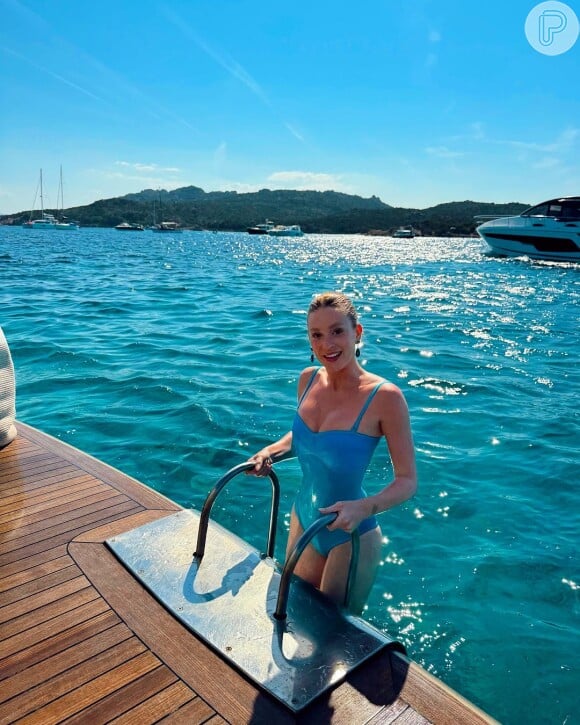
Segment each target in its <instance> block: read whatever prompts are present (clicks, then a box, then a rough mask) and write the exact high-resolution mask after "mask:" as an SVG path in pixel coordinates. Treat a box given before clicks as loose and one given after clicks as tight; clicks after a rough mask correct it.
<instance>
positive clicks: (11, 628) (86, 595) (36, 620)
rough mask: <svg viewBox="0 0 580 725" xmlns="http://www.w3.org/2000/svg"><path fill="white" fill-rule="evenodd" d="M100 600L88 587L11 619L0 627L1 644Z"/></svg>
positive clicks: (96, 593)
mask: <svg viewBox="0 0 580 725" xmlns="http://www.w3.org/2000/svg"><path fill="white" fill-rule="evenodd" d="M98 598H99V594H98V592H96V591H95V590H94V589H93V588H92V587H86V588H85V589H81V590H80V591H78V592H74V593H73V594H69V595H68V596H65V597H62V598H59V599H57V600H56V601H54V602H51V603H50V604H45V605H44V606H43V607H38V608H37V609H34V610H32V611H31V612H27V613H26V614H22V615H20V616H18V617H15V618H13V619H10V620H9V621H7V622H4V623H3V624H2V627H0V642H1V641H2V640H4V639H8V637H12V636H14V635H15V634H18V633H19V632H24V631H26V630H27V629H31V628H32V627H36V626H37V625H39V624H42V622H46V621H48V620H49V619H53V617H56V616H58V615H59V614H64V613H65V612H70V611H71V609H76V608H77V607H82V606H83V604H88V602H92V601H94V600H95V599H98Z"/></svg>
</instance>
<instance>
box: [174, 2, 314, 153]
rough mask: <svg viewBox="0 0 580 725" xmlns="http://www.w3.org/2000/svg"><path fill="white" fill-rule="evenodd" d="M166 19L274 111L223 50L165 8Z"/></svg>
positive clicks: (295, 133) (250, 78)
mask: <svg viewBox="0 0 580 725" xmlns="http://www.w3.org/2000/svg"><path fill="white" fill-rule="evenodd" d="M163 12H164V14H165V16H166V18H167V19H168V20H169V21H170V22H171V23H173V24H174V25H175V26H176V27H177V28H179V30H181V32H182V33H183V34H184V35H185V36H186V37H187V38H189V39H190V40H192V41H193V42H194V43H195V44H196V45H197V46H198V48H200V49H201V50H203V52H204V53H206V54H207V55H208V56H209V57H210V58H211V59H212V60H213V61H215V63H217V64H218V65H219V66H221V67H222V68H223V69H224V70H225V71H226V72H227V73H228V74H229V75H231V76H232V78H235V79H236V80H237V81H239V82H240V83H242V85H244V86H245V87H246V88H247V89H248V90H249V91H250V92H251V93H253V94H254V95H255V96H257V97H258V98H259V99H260V100H261V101H262V103H263V104H264V105H265V106H267V107H268V108H269V109H270V110H272V111H274V112H275V111H276V109H275V107H274V104H273V103H272V101H271V100H270V98H269V97H268V95H267V94H266V92H265V91H264V89H263V88H262V87H261V86H260V84H259V83H258V81H257V80H256V79H255V78H254V77H253V76H252V75H251V74H250V73H249V72H248V71H247V70H246V69H245V68H244V67H243V66H242V65H241V64H240V63H238V61H237V60H236V59H235V58H232V56H231V55H229V54H228V53H226V52H225V51H223V50H218V49H217V48H214V47H212V46H211V45H210V44H209V43H208V42H207V41H206V40H204V39H203V38H202V37H201V36H200V35H198V34H197V33H196V32H195V30H193V28H192V27H191V26H190V25H189V24H188V23H186V22H185V21H184V20H183V19H182V18H181V17H180V16H179V15H177V13H175V12H173V10H172V9H171V8H169V7H167V6H165V7H164V8H163ZM284 126H285V127H286V129H287V130H288V131H289V132H290V133H291V134H292V135H293V136H294V138H296V139H298V141H302V142H303V141H304V138H303V136H302V135H301V134H300V133H299V132H298V131H297V130H296V129H295V128H294V127H293V126H292V125H291V124H290V123H288V122H286V121H284Z"/></svg>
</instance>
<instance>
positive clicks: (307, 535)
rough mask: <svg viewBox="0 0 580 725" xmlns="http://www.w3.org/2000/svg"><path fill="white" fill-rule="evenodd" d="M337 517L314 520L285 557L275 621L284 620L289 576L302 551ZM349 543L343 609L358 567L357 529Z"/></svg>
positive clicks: (325, 516) (358, 544) (326, 515)
mask: <svg viewBox="0 0 580 725" xmlns="http://www.w3.org/2000/svg"><path fill="white" fill-rule="evenodd" d="M337 517H338V514H336V513H332V514H325V515H324V516H321V517H320V518H319V519H316V521H314V523H312V524H310V526H309V527H308V528H307V529H306V530H305V531H304V532H303V533H302V535H301V536H300V538H299V539H298V541H297V542H296V544H295V545H294V548H293V549H292V551H291V552H290V553H289V554H288V556H287V557H286V562H285V563H284V569H283V570H282V576H281V577H280V587H279V589H278V599H277V601H276V611H275V612H274V618H275V619H286V614H287V604H288V595H289V594H290V580H291V576H292V573H293V571H294V569H295V567H296V564H297V563H298V559H299V558H300V557H301V556H302V553H303V552H304V549H306V547H307V546H308V544H309V543H310V541H311V540H312V539H313V538H314V537H315V536H316V534H317V533H318V532H319V531H321V530H322V529H323V528H324V527H325V526H328V524H331V523H332V522H333V521H334V520H335V519H336V518H337ZM351 542H352V553H351V557H350V565H349V568H348V578H347V581H346V591H345V595H344V606H345V607H348V605H349V602H350V596H351V594H352V588H353V586H354V582H355V577H356V570H357V566H358V556H359V549H360V535H359V532H358V529H354V531H352V532H351Z"/></svg>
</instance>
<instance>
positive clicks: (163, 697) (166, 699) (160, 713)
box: [67, 681, 207, 725]
mask: <svg viewBox="0 0 580 725" xmlns="http://www.w3.org/2000/svg"><path fill="white" fill-rule="evenodd" d="M194 699H197V700H200V699H201V698H198V697H197V695H196V694H195V692H193V690H192V689H191V688H189V687H187V685H185V684H184V683H183V682H181V681H178V682H176V683H175V684H173V685H170V686H169V687H167V688H165V689H164V690H162V691H161V692H158V693H157V694H155V695H153V696H152V697H150V698H148V699H147V700H145V701H144V702H142V703H141V704H140V705H137V706H136V707H134V708H133V709H132V710H130V711H128V712H124V713H123V714H122V715H119V717H116V718H115V719H114V720H111V722H110V725H152V723H157V722H171V720H166V718H169V717H170V716H171V715H172V714H173V713H174V712H175V711H179V709H180V708H181V707H182V706H183V705H186V704H187V703H188V702H191V701H192V700H194ZM201 702H203V700H201ZM204 704H205V703H204ZM206 707H207V705H206ZM67 725H68V723H67ZM79 725H82V723H79Z"/></svg>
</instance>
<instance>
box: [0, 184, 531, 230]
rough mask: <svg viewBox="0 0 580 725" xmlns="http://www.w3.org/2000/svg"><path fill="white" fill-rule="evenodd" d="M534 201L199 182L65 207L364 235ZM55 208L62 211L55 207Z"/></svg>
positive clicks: (103, 217) (109, 214)
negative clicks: (408, 199)
mask: <svg viewBox="0 0 580 725" xmlns="http://www.w3.org/2000/svg"><path fill="white" fill-rule="evenodd" d="M528 206H529V205H528V204H519V203H515V202H514V203H510V204H493V203H485V202H474V201H461V202H450V203H447V204H439V205H437V206H434V207H431V208H429V209H404V208H400V207H392V206H389V205H388V204H385V203H384V202H382V201H381V200H380V199H379V198H378V197H376V196H371V197H370V198H364V197H361V196H355V195H352V194H343V193H340V192H336V191H289V190H277V191H276V190H274V191H273V190H270V189H262V190H260V191H257V192H254V193H246V194H238V193H237V192H235V191H213V192H205V191H204V190H203V189H201V188H199V187H197V186H186V187H183V188H180V189H175V190H172V191H165V190H162V191H158V190H154V189H145V190H143V191H140V192H139V193H135V194H126V195H125V196H121V197H115V198H112V199H101V200H99V201H95V202H94V203H92V204H88V205H87V206H79V207H72V208H70V209H67V210H66V211H65V214H66V216H67V217H68V218H69V219H75V220H77V221H78V222H80V224H81V225H82V226H93V227H114V226H116V225H117V224H119V223H120V222H123V221H125V222H130V223H139V224H144V225H150V224H152V223H153V221H154V215H155V214H156V217H157V221H160V218H159V217H160V209H161V215H162V217H163V219H164V220H172V221H177V222H179V223H180V224H181V225H182V226H184V227H188V228H191V229H216V230H232V231H243V230H246V229H247V228H248V227H249V226H253V225H254V224H257V223H259V222H261V221H263V220H264V219H271V220H272V221H273V222H274V223H276V224H300V226H301V227H302V228H303V229H304V231H305V232H312V233H314V232H320V233H342V234H357V233H358V234H364V233H368V232H371V231H373V230H374V231H375V232H378V231H383V232H385V233H388V232H390V231H392V230H393V229H395V228H396V227H398V226H401V225H413V227H415V228H416V229H418V230H420V231H421V232H422V233H423V234H433V235H436V236H439V235H445V234H469V233H471V232H473V230H474V229H475V225H476V224H475V221H474V216H475V215H477V214H518V213H520V212H521V211H523V210H524V209H525V208H527V207H528ZM47 211H51V212H52V213H54V212H55V210H50V209H48V210H47ZM29 216H30V212H29V211H26V212H19V213H17V214H11V215H4V216H3V217H0V223H3V224H21V223H23V222H24V221H26V220H27V219H28V218H29Z"/></svg>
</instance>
